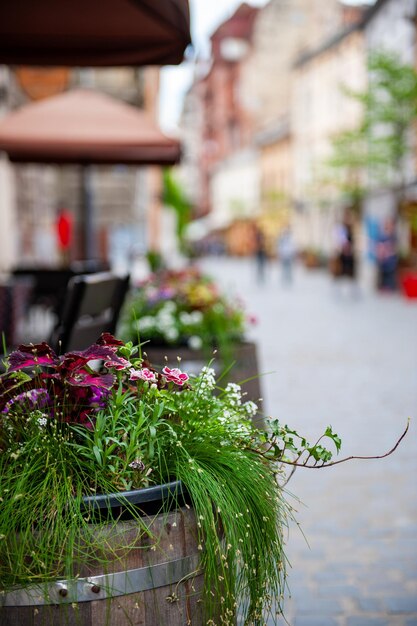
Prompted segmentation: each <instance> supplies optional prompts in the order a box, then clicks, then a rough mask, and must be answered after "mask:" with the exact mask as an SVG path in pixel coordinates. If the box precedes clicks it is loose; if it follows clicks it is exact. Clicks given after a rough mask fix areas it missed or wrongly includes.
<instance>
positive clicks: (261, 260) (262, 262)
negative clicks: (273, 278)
mask: <svg viewBox="0 0 417 626" xmlns="http://www.w3.org/2000/svg"><path fill="white" fill-rule="evenodd" d="M267 259H268V254H267V248H266V241H265V235H264V233H263V232H262V230H261V229H260V228H259V226H257V227H256V228H255V260H256V276H257V280H258V282H259V283H263V282H265V270H266V263H267Z"/></svg>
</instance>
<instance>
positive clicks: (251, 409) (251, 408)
mask: <svg viewBox="0 0 417 626" xmlns="http://www.w3.org/2000/svg"><path fill="white" fill-rule="evenodd" d="M243 408H244V409H245V411H246V413H247V414H248V415H249V417H253V416H254V415H256V413H257V412H258V405H257V404H256V403H255V402H252V400H248V401H247V402H245V404H244V405H243Z"/></svg>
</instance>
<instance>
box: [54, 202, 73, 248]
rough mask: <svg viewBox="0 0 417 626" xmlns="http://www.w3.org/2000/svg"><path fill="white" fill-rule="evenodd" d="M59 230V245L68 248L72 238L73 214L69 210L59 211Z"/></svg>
mask: <svg viewBox="0 0 417 626" xmlns="http://www.w3.org/2000/svg"><path fill="white" fill-rule="evenodd" d="M57 230H58V243H59V247H60V248H61V250H67V249H68V248H69V247H70V245H71V240H72V215H71V213H70V212H69V211H61V212H60V213H59V217H58V222H57Z"/></svg>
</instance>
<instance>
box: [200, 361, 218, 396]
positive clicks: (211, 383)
mask: <svg viewBox="0 0 417 626" xmlns="http://www.w3.org/2000/svg"><path fill="white" fill-rule="evenodd" d="M215 386H216V378H215V371H214V369H213V368H212V367H207V366H205V367H203V368H202V370H201V375H200V385H199V389H200V390H201V391H212V390H213V389H214V388H215Z"/></svg>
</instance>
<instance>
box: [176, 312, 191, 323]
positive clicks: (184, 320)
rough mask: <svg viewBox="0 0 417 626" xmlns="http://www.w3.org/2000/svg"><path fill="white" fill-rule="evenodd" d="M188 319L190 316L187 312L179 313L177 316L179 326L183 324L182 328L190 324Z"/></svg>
mask: <svg viewBox="0 0 417 626" xmlns="http://www.w3.org/2000/svg"><path fill="white" fill-rule="evenodd" d="M190 318H191V316H190V315H189V314H188V313H187V311H181V313H180V314H179V319H180V322H181V324H184V326H187V325H188V324H190V323H192V322H191V319H190Z"/></svg>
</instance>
